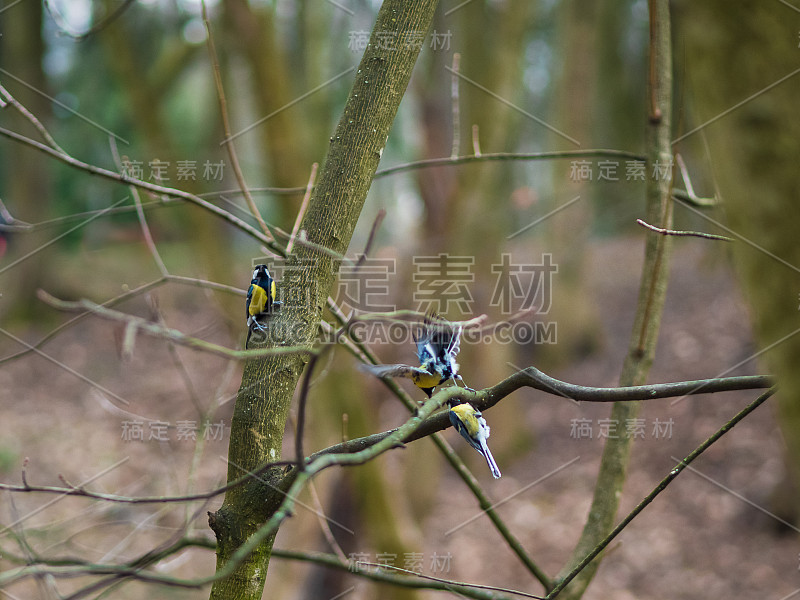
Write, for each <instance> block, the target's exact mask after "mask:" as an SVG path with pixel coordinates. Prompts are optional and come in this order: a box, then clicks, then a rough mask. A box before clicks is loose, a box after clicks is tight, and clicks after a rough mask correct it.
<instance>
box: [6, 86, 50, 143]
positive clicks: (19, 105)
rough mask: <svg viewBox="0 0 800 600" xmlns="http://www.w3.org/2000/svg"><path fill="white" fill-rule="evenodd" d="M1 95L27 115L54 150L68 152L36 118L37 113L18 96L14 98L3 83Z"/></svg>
mask: <svg viewBox="0 0 800 600" xmlns="http://www.w3.org/2000/svg"><path fill="white" fill-rule="evenodd" d="M0 95H1V96H3V98H5V100H6V101H7V102H8V103H9V104H10V105H11V106H13V107H14V108H16V109H17V112H19V114H21V115H22V116H23V117H25V118H26V119H27V120H28V121H29V122H30V123H31V125H33V126H34V127H35V128H36V131H38V132H39V135H41V136H42V138H44V141H46V142H47V143H48V144H49V145H50V146H51V147H52V148H53V149H54V150H57V151H59V152H62V153H64V154H66V152H64V150H63V148H61V146H59V145H58V143H57V142H56V140H55V138H53V136H52V135H50V132H49V131H47V129H46V128H45V126H44V125H42V122H41V121H40V120H39V119H37V118H36V115H34V114H33V113H32V112H31V111H29V110H28V109H27V108H25V106H24V105H23V104H22V103H21V102H19V101H18V100H17V99H16V98H14V96H12V95H11V92H9V91H8V90H7V89H6V88H5V87H3V86H2V85H0Z"/></svg>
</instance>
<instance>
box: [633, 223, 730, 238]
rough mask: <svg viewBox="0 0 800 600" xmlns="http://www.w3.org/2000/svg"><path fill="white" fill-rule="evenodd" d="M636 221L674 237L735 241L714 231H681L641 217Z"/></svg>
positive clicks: (651, 229)
mask: <svg viewBox="0 0 800 600" xmlns="http://www.w3.org/2000/svg"><path fill="white" fill-rule="evenodd" d="M636 222H637V223H638V224H639V225H641V226H642V227H644V228H645V229H649V230H650V231H655V232H656V233H660V234H661V235H673V236H676V237H698V238H703V239H706V240H719V241H721V242H733V241H735V240H734V239H733V238H729V237H727V236H724V235H717V234H714V233H703V232H702V231H681V230H678V229H663V228H661V227H656V226H655V225H650V224H649V223H646V222H645V221H643V220H642V219H636Z"/></svg>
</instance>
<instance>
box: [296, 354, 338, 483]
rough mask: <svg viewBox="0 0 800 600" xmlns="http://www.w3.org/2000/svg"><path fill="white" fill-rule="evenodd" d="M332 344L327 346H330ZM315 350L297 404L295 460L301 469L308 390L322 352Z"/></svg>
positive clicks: (302, 467)
mask: <svg viewBox="0 0 800 600" xmlns="http://www.w3.org/2000/svg"><path fill="white" fill-rule="evenodd" d="M329 347H330V346H327V348H329ZM324 351H325V348H323V349H322V351H321V352H314V353H312V354H311V358H310V359H309V361H308V364H307V365H306V372H305V373H304V375H303V383H302V385H301V386H300V399H299V401H298V404H297V429H296V432H295V436H294V449H295V461H296V462H297V468H298V469H299V470H301V471H303V470H304V469H305V465H306V455H305V454H304V453H303V433H304V432H305V427H306V403H307V402H308V392H309V390H310V389H311V378H312V376H313V375H314V367H316V366H317V362H319V359H320V356H322V352H324Z"/></svg>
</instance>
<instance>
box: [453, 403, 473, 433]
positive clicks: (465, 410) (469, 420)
mask: <svg viewBox="0 0 800 600" xmlns="http://www.w3.org/2000/svg"><path fill="white" fill-rule="evenodd" d="M450 410H452V411H453V412H454V413H456V416H457V417H458V420H459V421H461V423H462V424H463V425H464V427H466V429H467V433H469V435H470V436H472V437H474V436H476V435H477V434H478V430H479V429H480V423H479V422H478V417H476V416H475V409H474V408H472V407H471V406H470V405H469V404H458V405H456V406H454V407H453V408H451V409H450Z"/></svg>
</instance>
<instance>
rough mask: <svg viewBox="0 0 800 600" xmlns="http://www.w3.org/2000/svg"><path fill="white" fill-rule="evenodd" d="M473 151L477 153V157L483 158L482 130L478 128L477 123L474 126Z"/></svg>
mask: <svg viewBox="0 0 800 600" xmlns="http://www.w3.org/2000/svg"><path fill="white" fill-rule="evenodd" d="M472 153H473V154H474V155H475V158H482V155H481V139H480V130H479V129H478V124H477V123H475V124H474V125H473V126H472Z"/></svg>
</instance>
